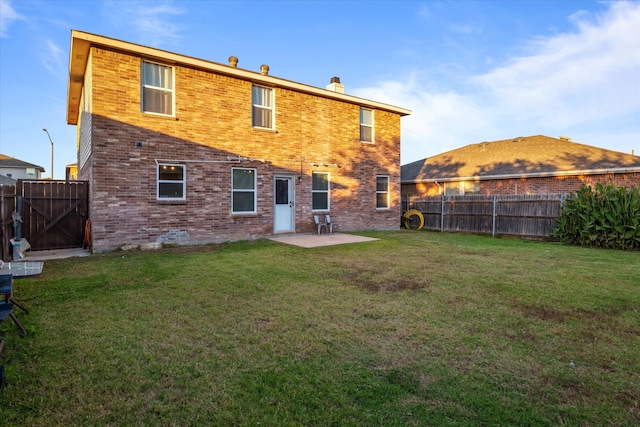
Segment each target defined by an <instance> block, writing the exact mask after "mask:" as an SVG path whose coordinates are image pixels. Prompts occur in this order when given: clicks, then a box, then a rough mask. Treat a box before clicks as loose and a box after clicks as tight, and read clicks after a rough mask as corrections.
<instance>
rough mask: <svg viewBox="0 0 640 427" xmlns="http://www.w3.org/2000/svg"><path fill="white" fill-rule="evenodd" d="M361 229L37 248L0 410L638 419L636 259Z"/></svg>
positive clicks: (91, 419) (37, 422)
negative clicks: (72, 252)
mask: <svg viewBox="0 0 640 427" xmlns="http://www.w3.org/2000/svg"><path fill="white" fill-rule="evenodd" d="M361 234H363V235H367V236H370V237H375V238H378V239H380V240H379V241H375V242H370V243H358V244H351V245H340V246H332V247H324V248H316V249H303V248H297V247H293V246H288V245H283V244H279V243H274V242H271V241H269V240H259V241H252V242H236V243H229V244H224V245H219V246H205V247H197V248H196V247H193V248H175V249H163V250H160V251H155V252H125V253H111V254H106V255H94V256H91V257H87V258H76V259H68V260H58V261H48V262H47V263H46V265H45V269H44V273H43V274H42V275H41V276H40V277H39V278H33V279H21V280H17V281H16V282H15V287H16V295H15V297H16V299H17V300H18V301H20V302H22V303H23V304H24V305H25V306H27V307H28V308H29V310H30V312H29V313H28V314H25V313H23V312H21V311H19V310H18V311H16V314H17V316H18V317H19V319H20V320H21V321H22V322H23V324H24V325H25V326H26V328H27V329H28V331H29V336H28V337H27V338H22V337H21V336H20V334H19V332H18V330H17V328H15V326H14V325H13V323H11V322H10V321H5V322H2V323H1V324H0V337H2V336H4V338H5V340H6V347H5V350H4V352H3V354H2V355H0V358H1V361H2V363H4V364H5V375H6V377H7V381H8V384H7V385H6V387H5V388H4V390H3V391H2V392H1V394H0V411H1V417H0V424H3V425H33V426H58V425H68V426H71V425H73V426H105V425H140V426H142V425H145V426H155V425H163V426H165V425H176V426H184V425H225V426H226V425H243V426H244V425H256V426H257V425H268V426H281V425H293V426H295V425H301V426H310V425H313V426H325V425H336V426H338V425H340V426H342V425H345V426H349V425H353V426H405V425H409V426H411V425H419V426H428V425H433V426H443V425H447V426H475V425H491V426H500V425H504V426H514V425H518V426H524V425H528V426H533V425H540V426H545V425H548V426H562V425H567V426H601V425H607V426H610V425H613V426H616V425H618V426H627V425H629V426H630V425H638V423H640V253H638V252H621V251H606V250H594V249H585V248H576V247H569V246H563V245H560V244H556V243H542V242H525V241H519V240H511V239H494V238H491V237H486V236H469V235H456V234H441V233H431V232H410V231H397V232H367V233H361Z"/></svg>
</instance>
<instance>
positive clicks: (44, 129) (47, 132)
mask: <svg viewBox="0 0 640 427" xmlns="http://www.w3.org/2000/svg"><path fill="white" fill-rule="evenodd" d="M42 130H43V131H45V132H46V134H47V136H48V137H49V141H51V181H53V140H52V139H51V135H49V131H48V130H47V129H46V128H42Z"/></svg>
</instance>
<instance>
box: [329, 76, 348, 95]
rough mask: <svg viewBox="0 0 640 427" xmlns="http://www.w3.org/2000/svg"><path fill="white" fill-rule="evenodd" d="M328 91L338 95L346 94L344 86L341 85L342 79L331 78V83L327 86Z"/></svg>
mask: <svg viewBox="0 0 640 427" xmlns="http://www.w3.org/2000/svg"><path fill="white" fill-rule="evenodd" d="M327 90H330V91H331V92H336V93H344V85H343V84H342V83H340V77H331V83H329V84H328V85H327Z"/></svg>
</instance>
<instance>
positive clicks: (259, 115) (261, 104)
mask: <svg viewBox="0 0 640 427" xmlns="http://www.w3.org/2000/svg"><path fill="white" fill-rule="evenodd" d="M251 100H252V104H253V120H252V126H254V127H258V128H265V129H274V120H273V112H274V110H275V108H274V102H273V89H270V88H266V87H261V86H253V89H252V92H251Z"/></svg>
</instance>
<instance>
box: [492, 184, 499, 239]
mask: <svg viewBox="0 0 640 427" xmlns="http://www.w3.org/2000/svg"><path fill="white" fill-rule="evenodd" d="M497 203H498V195H497V194H494V195H493V215H492V216H493V221H492V224H491V237H496V212H497V209H496V205H497Z"/></svg>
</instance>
